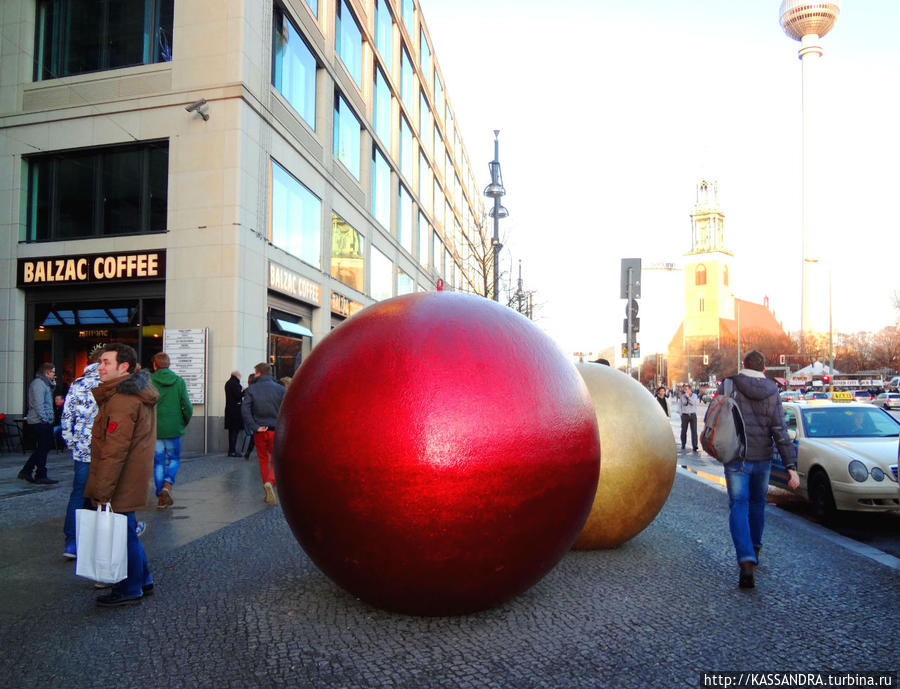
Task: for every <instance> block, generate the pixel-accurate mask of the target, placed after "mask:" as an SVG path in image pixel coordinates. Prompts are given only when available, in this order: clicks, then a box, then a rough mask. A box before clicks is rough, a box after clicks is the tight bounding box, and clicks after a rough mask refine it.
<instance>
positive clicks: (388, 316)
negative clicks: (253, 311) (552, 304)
mask: <svg viewBox="0 0 900 689" xmlns="http://www.w3.org/2000/svg"><path fill="white" fill-rule="evenodd" d="M275 457H276V468H275V474H276V483H277V486H278V494H279V497H280V499H281V504H282V508H283V510H284V515H285V518H286V519H287V521H288V524H289V525H290V527H291V529H292V531H293V533H294V536H295V537H296V538H297V541H298V542H299V543H300V545H301V546H302V547H303V549H304V550H305V551H306V552H307V554H308V555H309V556H310V558H311V559H312V560H313V562H314V563H315V564H316V565H317V566H318V567H319V568H320V569H321V570H322V571H323V572H324V573H325V574H326V575H328V576H329V577H331V579H333V580H334V581H335V582H337V583H338V584H339V585H340V586H342V587H343V588H345V589H346V590H347V591H349V592H350V593H352V594H354V595H356V596H358V597H360V598H361V599H363V600H365V601H367V602H369V603H371V604H372V605H375V606H377V607H381V608H385V609H387V610H392V611H395V612H401V613H408V614H415V615H451V614H460V613H468V612H474V611H476V610H483V609H486V608H489V607H492V606H495V605H497V604H499V603H501V602H503V601H504V600H507V599H509V598H511V597H513V596H515V595H517V594H519V593H521V592H522V591H524V590H525V589H527V588H528V587H530V586H531V585H533V584H534V583H536V582H537V581H538V580H539V579H540V578H541V577H542V576H543V575H544V574H546V573H547V572H548V571H549V570H550V569H551V568H552V567H553V566H554V565H555V564H556V563H557V562H558V561H559V559H560V558H561V557H562V556H563V555H564V554H565V553H566V551H567V550H569V548H570V547H571V546H572V543H573V542H574V541H575V538H576V537H577V536H578V534H579V532H580V530H581V528H582V526H583V525H584V523H585V520H586V518H587V515H588V513H589V512H590V509H591V505H592V501H593V497H594V493H595V491H596V488H597V477H598V475H599V471H600V441H599V432H598V428H597V421H596V416H595V412H594V406H593V403H592V402H591V398H590V395H589V394H588V391H587V388H586V386H585V384H584V382H583V381H582V379H581V376H580V375H579V374H578V372H577V370H576V369H575V367H574V366H573V365H572V364H571V363H570V362H569V361H568V360H567V359H566V358H565V356H564V355H563V354H562V353H561V352H560V351H559V349H558V348H557V347H556V345H555V344H554V343H553V341H552V340H551V339H550V338H549V337H548V336H547V335H545V334H544V333H543V332H542V331H541V330H540V329H538V328H537V327H536V326H535V325H534V324H532V323H531V321H529V320H527V319H526V318H524V317H522V316H521V315H519V314H518V313H516V312H514V311H512V310H511V309H508V308H506V307H503V306H500V305H499V304H496V303H495V302H493V301H489V300H487V299H483V298H480V297H474V296H469V295H463V294H451V293H446V292H432V293H418V294H409V295H405V296H402V297H397V298H395V299H390V300H387V301H383V302H380V303H378V304H375V305H373V306H370V307H368V308H367V309H365V310H364V311H362V312H360V313H359V314H357V315H355V316H354V317H353V318H351V319H349V320H348V321H347V322H346V323H343V324H342V325H341V326H340V327H338V328H337V329H335V330H334V331H333V332H332V333H330V334H329V335H328V336H327V337H326V338H325V339H324V340H322V342H321V343H320V344H319V345H318V346H317V347H316V348H315V349H314V350H313V352H312V354H311V355H310V356H309V357H308V358H307V359H306V361H305V362H304V363H303V365H302V366H301V367H300V369H299V370H298V372H297V373H296V375H295V376H294V379H293V381H292V382H291V385H290V388H289V390H288V393H287V395H286V397H285V400H284V403H283V405H282V408H281V415H280V417H279V419H278V425H277V430H276V433H275Z"/></svg>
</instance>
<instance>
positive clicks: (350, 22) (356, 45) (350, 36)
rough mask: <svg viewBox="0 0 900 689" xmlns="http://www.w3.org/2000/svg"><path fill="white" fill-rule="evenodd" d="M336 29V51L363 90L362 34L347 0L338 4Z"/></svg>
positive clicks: (341, 0)
mask: <svg viewBox="0 0 900 689" xmlns="http://www.w3.org/2000/svg"><path fill="white" fill-rule="evenodd" d="M334 29H335V31H334V50H335V52H337V54H338V56H339V57H340V58H341V62H343V63H344V66H345V67H346V68H347V71H348V72H350V76H351V77H353V81H355V82H356V85H357V86H359V87H360V88H362V32H361V31H360V30H359V24H358V23H357V22H356V17H354V16H353V12H352V10H351V9H350V8H349V7H348V6H347V3H346V0H340V2H338V3H337V20H336V24H335V27H334Z"/></svg>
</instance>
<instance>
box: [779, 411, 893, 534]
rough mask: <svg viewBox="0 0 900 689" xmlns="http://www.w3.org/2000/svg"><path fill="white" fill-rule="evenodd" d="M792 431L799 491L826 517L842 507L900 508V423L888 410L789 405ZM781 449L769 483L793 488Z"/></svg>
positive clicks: (786, 415)
mask: <svg viewBox="0 0 900 689" xmlns="http://www.w3.org/2000/svg"><path fill="white" fill-rule="evenodd" d="M784 419H785V424H786V426H787V429H788V434H789V435H790V436H791V439H792V440H793V441H794V445H795V446H796V447H797V471H798V473H799V474H800V487H799V488H798V489H797V491H796V492H797V493H799V494H800V495H802V496H803V497H805V498H806V499H807V500H809V502H810V503H811V505H812V508H813V512H814V513H815V515H816V516H817V517H818V518H819V519H822V520H828V519H830V518H831V517H833V516H834V514H835V512H836V511H837V510H853V511H860V512H888V511H900V493H898V492H897V440H898V434H900V422H898V421H897V419H895V418H894V417H893V416H891V415H890V414H888V413H887V412H886V411H884V410H883V409H878V408H876V407H873V406H870V405H862V404H852V403H851V404H838V403H832V404H823V403H817V404H808V403H796V402H788V403H786V404H785V405H784ZM787 480H788V476H787V471H785V469H784V465H783V464H782V462H781V455H780V454H779V453H778V450H777V448H776V449H775V451H774V455H773V458H772V471H771V474H770V476H769V482H770V483H771V484H772V485H775V486H778V487H780V488H786V487H787Z"/></svg>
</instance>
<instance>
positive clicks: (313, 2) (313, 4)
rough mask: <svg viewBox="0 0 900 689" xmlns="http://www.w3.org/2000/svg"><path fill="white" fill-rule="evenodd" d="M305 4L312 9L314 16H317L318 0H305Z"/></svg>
mask: <svg viewBox="0 0 900 689" xmlns="http://www.w3.org/2000/svg"><path fill="white" fill-rule="evenodd" d="M306 4H307V6H308V7H309V9H310V10H312V13H313V15H315V16H316V17H318V16H319V2H318V0H306Z"/></svg>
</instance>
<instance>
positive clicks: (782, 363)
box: [778, 354, 784, 366]
mask: <svg viewBox="0 0 900 689" xmlns="http://www.w3.org/2000/svg"><path fill="white" fill-rule="evenodd" d="M778 363H779V364H781V365H782V366H784V354H779V355H778Z"/></svg>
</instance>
